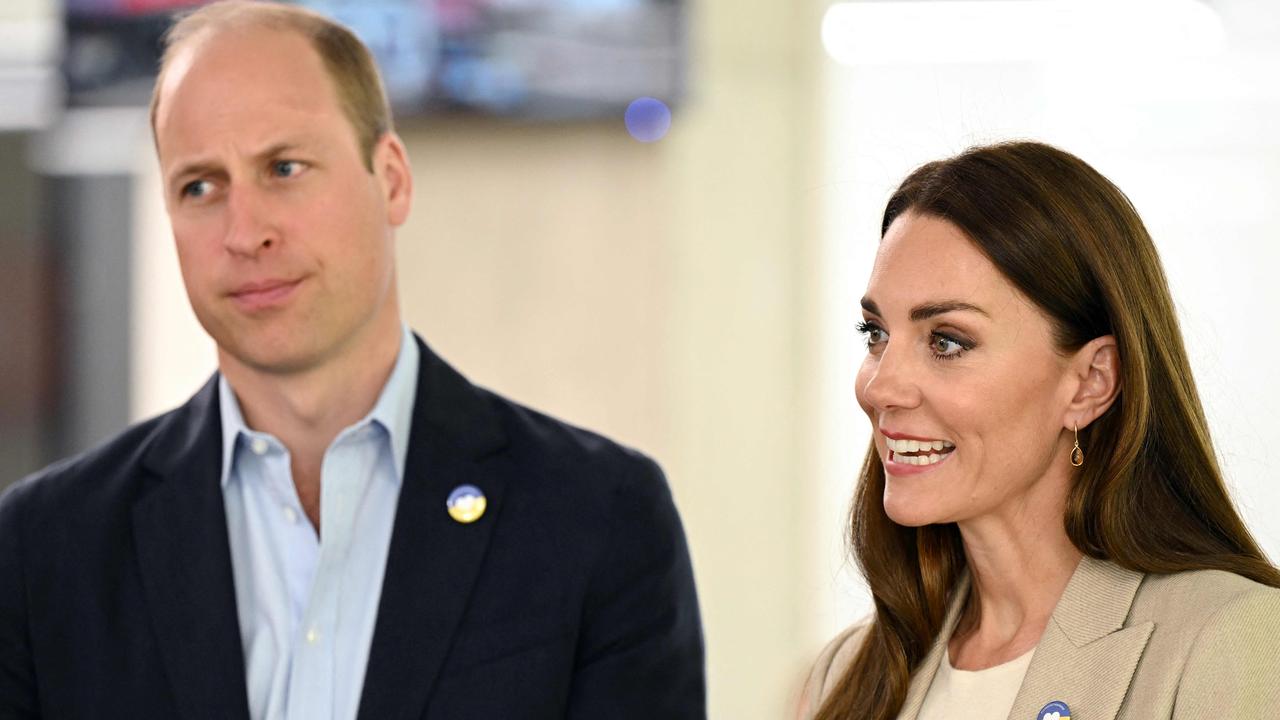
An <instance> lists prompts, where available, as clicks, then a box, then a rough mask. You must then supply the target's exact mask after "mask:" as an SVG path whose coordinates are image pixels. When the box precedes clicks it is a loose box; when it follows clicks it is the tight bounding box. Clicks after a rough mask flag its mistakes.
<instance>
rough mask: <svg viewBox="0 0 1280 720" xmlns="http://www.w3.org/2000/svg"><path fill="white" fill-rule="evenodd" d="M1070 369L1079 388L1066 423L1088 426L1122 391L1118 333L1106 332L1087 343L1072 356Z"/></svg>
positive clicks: (1066, 424) (1065, 424)
mask: <svg viewBox="0 0 1280 720" xmlns="http://www.w3.org/2000/svg"><path fill="white" fill-rule="evenodd" d="M1068 372H1070V373H1071V374H1072V375H1073V377H1074V378H1075V379H1076V391H1075V393H1074V395H1072V397H1071V402H1070V404H1069V405H1068V406H1067V414H1066V416H1065V417H1064V418H1063V426H1064V427H1068V428H1070V427H1072V426H1073V425H1079V426H1080V427H1085V426H1087V425H1088V424H1089V423H1091V422H1093V421H1094V420H1096V419H1098V417H1099V416H1101V415H1102V414H1103V413H1105V412H1106V411H1107V408H1109V407H1111V403H1113V402H1115V399H1116V396H1117V395H1119V394H1120V352H1119V348H1118V347H1117V345H1116V339H1115V337H1113V336H1111V335H1103V336H1102V337H1099V338H1094V339H1093V340H1090V341H1089V342H1087V343H1085V344H1084V346H1083V347H1081V348H1080V349H1079V350H1077V351H1076V352H1075V354H1074V355H1073V356H1072V357H1071V361H1070V367H1069V369H1068Z"/></svg>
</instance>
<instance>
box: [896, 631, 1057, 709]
mask: <svg viewBox="0 0 1280 720" xmlns="http://www.w3.org/2000/svg"><path fill="white" fill-rule="evenodd" d="M1033 654H1035V648H1032V649H1030V650H1028V651H1027V652H1026V653H1025V654H1024V655H1022V656H1021V657H1017V658H1014V659H1013V660H1010V661H1009V662H1007V663H1004V664H1003V665H996V666H995V667H990V668H987V669H986V670H956V669H955V668H953V667H951V653H949V652H944V653H942V657H943V661H942V662H941V663H939V664H938V673H937V674H936V675H934V676H933V683H932V684H931V685H929V692H928V693H927V694H926V695H925V696H924V705H922V706H921V708H920V715H919V716H918V718H919V720H954V719H955V718H965V720H1005V719H1006V718H1008V717H1009V711H1011V710H1012V709H1013V701H1014V699H1016V698H1017V697H1018V688H1020V687H1022V677H1023V676H1024V675H1026V674H1027V666H1028V665H1030V664H1031V656H1032V655H1033Z"/></svg>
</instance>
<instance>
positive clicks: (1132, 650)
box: [926, 557, 1154, 720]
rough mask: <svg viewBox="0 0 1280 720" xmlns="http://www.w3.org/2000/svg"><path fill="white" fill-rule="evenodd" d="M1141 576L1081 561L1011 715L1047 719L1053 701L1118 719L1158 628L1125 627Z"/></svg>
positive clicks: (1090, 719) (1082, 719)
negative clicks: (1047, 708) (1041, 713)
mask: <svg viewBox="0 0 1280 720" xmlns="http://www.w3.org/2000/svg"><path fill="white" fill-rule="evenodd" d="M1142 577H1143V575H1142V573H1138V572H1133V571H1130V570H1125V569H1124V568H1121V567H1120V566H1118V565H1115V564H1114V563H1110V562H1106V561H1103V560H1095V559H1093V558H1089V557H1086V558H1084V559H1082V560H1081V561H1080V565H1079V567H1077V568H1076V571H1075V573H1074V574H1073V575H1072V576H1071V580H1070V582H1068V583H1067V588H1066V590H1064V591H1063V593H1062V599H1060V600H1059V601H1058V605H1057V607H1056V608H1054V611H1053V617H1052V619H1050V621H1049V624H1048V626H1047V627H1045V631H1044V635H1043V636H1042V637H1041V638H1040V644H1039V645H1037V646H1036V651H1035V655H1033V656H1032V657H1031V665H1030V666H1029V667H1028V668H1027V675H1026V677H1025V678H1024V679H1023V681H1022V687H1021V689H1020V690H1019V691H1018V697H1017V699H1015V700H1014V703H1013V710H1012V711H1010V713H1009V719H1010V720H1041V718H1038V717H1036V713H1037V712H1038V711H1039V710H1040V708H1042V707H1044V706H1045V705H1046V704H1047V703H1049V702H1051V701H1053V700H1060V701H1062V702H1064V703H1066V704H1067V706H1068V707H1070V708H1071V720H1114V718H1115V716H1116V713H1117V712H1119V710H1120V704H1121V703H1122V702H1123V701H1124V697H1125V693H1126V692H1127V691H1128V689H1129V681H1130V680H1131V679H1132V677H1133V671H1134V668H1135V667H1137V665H1138V659H1139V658H1141V657H1142V652H1143V650H1144V649H1145V648H1146V647H1147V639H1148V638H1149V637H1150V636H1151V630H1152V628H1153V627H1154V624H1153V623H1150V622H1147V623H1143V624H1142V625H1135V626H1132V627H1124V621H1125V618H1126V617H1128V616H1129V606H1130V605H1132V604H1133V597H1134V595H1135V594H1136V593H1137V591H1138V585H1139V584H1141V583H1142ZM926 688H927V686H926Z"/></svg>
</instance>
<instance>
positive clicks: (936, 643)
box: [898, 571, 969, 720]
mask: <svg viewBox="0 0 1280 720" xmlns="http://www.w3.org/2000/svg"><path fill="white" fill-rule="evenodd" d="M968 597H969V573H968V571H965V573H964V574H963V575H961V576H960V580H959V582H957V583H956V589H955V591H954V592H952V594H951V605H950V606H949V607H948V608H947V616H946V619H945V620H943V621H942V628H941V629H940V630H938V635H937V637H935V638H934V640H933V647H931V648H929V653H928V654H927V655H925V656H924V659H923V660H921V661H920V665H918V666H917V667H916V671H915V672H914V673H912V675H911V684H910V685H908V686H907V697H906V699H905V700H903V701H902V710H901V711H899V712H898V720H916V718H917V717H918V716H919V715H920V706H921V705H923V704H924V696H925V695H926V694H928V692H929V686H930V685H932V684H933V676H934V675H936V674H937V673H938V666H939V665H941V664H942V656H943V653H945V652H946V651H947V642H948V641H949V640H950V639H951V633H952V632H954V631H955V629H956V622H957V621H959V619H960V611H961V610H962V609H963V608H964V602H965V600H966V599H967V598H968Z"/></svg>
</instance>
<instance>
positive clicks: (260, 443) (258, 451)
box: [249, 438, 270, 455]
mask: <svg viewBox="0 0 1280 720" xmlns="http://www.w3.org/2000/svg"><path fill="white" fill-rule="evenodd" d="M249 448H250V449H251V450H253V454H254V455H266V454H267V450H268V449H270V446H269V445H268V444H267V441H266V440H263V439H262V438H254V439H253V442H251V443H249Z"/></svg>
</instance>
